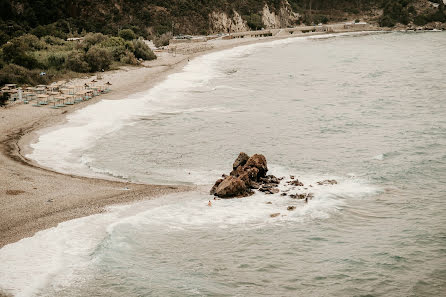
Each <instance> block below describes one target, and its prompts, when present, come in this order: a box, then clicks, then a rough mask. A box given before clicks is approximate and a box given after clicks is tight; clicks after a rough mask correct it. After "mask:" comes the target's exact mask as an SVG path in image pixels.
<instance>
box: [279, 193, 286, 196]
mask: <svg viewBox="0 0 446 297" xmlns="http://www.w3.org/2000/svg"><path fill="white" fill-rule="evenodd" d="M286 195H288V194H287V193H282V194H280V196H286Z"/></svg>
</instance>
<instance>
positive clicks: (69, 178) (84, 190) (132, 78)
mask: <svg viewBox="0 0 446 297" xmlns="http://www.w3.org/2000/svg"><path fill="white" fill-rule="evenodd" d="M339 33H344V32H339ZM311 35H315V34H302V35H295V36H293V37H289V36H286V37H271V38H252V39H244V40H243V39H235V40H228V41H218V42H214V43H211V42H210V43H206V44H211V45H212V47H211V48H207V49H205V50H203V49H198V50H197V51H194V49H193V47H194V44H191V47H192V50H191V52H190V53H188V52H187V51H186V52H187V54H183V55H182V54H179V55H178V54H177V55H175V56H173V55H170V54H167V53H165V55H164V56H163V55H161V56H160V58H159V59H158V60H156V61H153V62H149V63H147V64H146V65H145V66H146V67H139V68H131V69H124V70H118V71H113V72H109V73H106V74H105V75H104V80H110V81H112V83H113V89H114V90H113V92H111V93H110V94H107V95H103V96H101V97H99V98H98V97H96V98H94V99H92V100H90V101H88V102H82V103H80V104H77V105H75V106H69V107H66V108H65V109H64V110H53V109H49V108H35V107H31V105H14V106H10V107H7V108H5V109H4V110H3V111H2V112H1V114H0V164H2V166H0V176H1V177H2V179H1V181H0V248H1V247H3V246H4V245H6V244H9V243H13V242H15V241H18V240H20V239H22V238H24V237H29V236H32V235H33V234H34V233H35V232H37V231H40V230H43V229H47V228H50V227H54V226H56V225H57V224H58V223H60V222H63V221H67V220H70V219H75V218H78V217H82V216H87V215H92V214H95V213H100V212H103V211H104V207H105V206H108V205H112V204H120V203H129V202H132V201H137V200H142V199H151V198H154V197H159V196H162V195H165V194H169V193H172V192H182V191H190V190H192V189H194V188H195V187H194V186H181V185H172V186H162V185H148V184H138V183H132V182H125V181H116V180H108V179H105V178H104V179H103V178H93V177H85V176H78V175H74V174H66V173H60V172H56V171H55V170H52V169H50V168H45V167H43V166H41V165H39V164H36V163H35V162H33V161H32V160H29V159H27V158H26V157H24V155H25V153H24V152H26V151H27V150H29V149H30V147H29V145H30V144H31V143H32V142H33V141H34V140H35V139H36V138H37V133H36V131H37V130H42V129H47V128H51V127H53V126H55V125H57V124H60V123H62V122H63V121H64V120H65V119H66V115H67V114H69V113H71V112H74V111H76V110H78V109H80V108H83V107H85V106H87V105H89V104H94V103H96V102H98V101H100V100H103V99H107V100H113V99H121V98H124V96H126V95H129V94H133V93H136V92H140V91H145V90H148V89H150V88H151V87H153V86H154V85H155V84H156V83H158V82H160V81H162V80H163V79H165V78H166V77H167V76H168V75H169V74H171V73H174V72H177V71H180V70H181V69H182V67H184V65H185V64H186V63H187V61H188V60H189V59H191V58H194V57H197V56H200V55H203V54H208V53H210V52H213V51H220V50H224V49H229V48H232V47H236V46H240V45H248V44H252V43H259V42H271V41H274V40H279V39H286V38H294V37H302V36H311ZM317 35H319V34H317ZM195 46H196V45H195ZM148 81H149V82H148ZM24 115H26V117H24Z"/></svg>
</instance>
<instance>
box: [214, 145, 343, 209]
mask: <svg viewBox="0 0 446 297" xmlns="http://www.w3.org/2000/svg"><path fill="white" fill-rule="evenodd" d="M267 172H268V164H267V162H266V158H265V156H264V155H261V154H255V155H253V156H251V157H250V156H248V155H247V154H245V153H243V152H242V153H240V154H239V155H238V157H237V159H235V161H234V163H233V164H232V171H231V173H230V174H229V175H226V174H223V175H222V178H220V179H218V180H217V181H216V182H215V184H214V186H213V187H212V189H211V191H210V194H211V195H214V196H217V197H219V198H241V197H247V196H250V195H252V194H254V190H258V191H259V192H263V193H264V194H269V195H271V194H278V193H280V189H279V185H280V184H281V183H282V193H280V196H287V197H289V198H291V199H299V200H304V201H305V202H308V200H311V199H312V198H313V197H314V194H313V193H310V192H308V190H307V189H308V188H306V187H304V184H303V183H302V182H301V181H299V180H298V179H297V178H295V177H294V176H293V175H290V178H289V180H284V179H285V177H280V178H278V177H275V176H274V175H267ZM282 181H283V182H282ZM336 184H337V181H335V180H324V181H320V182H317V185H318V186H328V185H336ZM308 187H310V188H313V186H312V185H309V186H308ZM299 189H300V191H302V190H304V191H306V192H305V193H289V192H290V190H294V191H299ZM294 209H295V208H293V207H292V206H290V207H289V208H288V210H294Z"/></svg>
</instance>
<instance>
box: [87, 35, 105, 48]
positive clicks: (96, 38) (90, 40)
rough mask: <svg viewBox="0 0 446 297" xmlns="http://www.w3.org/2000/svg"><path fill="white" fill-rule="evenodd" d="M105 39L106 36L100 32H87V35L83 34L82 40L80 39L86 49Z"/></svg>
mask: <svg viewBox="0 0 446 297" xmlns="http://www.w3.org/2000/svg"><path fill="white" fill-rule="evenodd" d="M106 39H107V36H105V35H104V34H102V33H88V34H87V35H85V37H84V40H83V41H82V45H83V47H84V48H85V49H87V50H88V49H89V48H90V47H92V46H93V45H96V44H98V43H101V42H103V41H104V40H106Z"/></svg>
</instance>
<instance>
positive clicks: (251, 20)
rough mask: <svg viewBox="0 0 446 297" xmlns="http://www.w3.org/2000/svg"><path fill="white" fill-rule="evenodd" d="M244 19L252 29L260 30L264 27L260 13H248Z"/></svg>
mask: <svg viewBox="0 0 446 297" xmlns="http://www.w3.org/2000/svg"><path fill="white" fill-rule="evenodd" d="M244 19H245V20H246V22H247V24H248V27H249V28H250V29H251V30H259V29H262V28H263V27H264V25H263V21H262V17H261V16H260V15H259V14H256V13H253V14H251V15H246V16H244Z"/></svg>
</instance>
